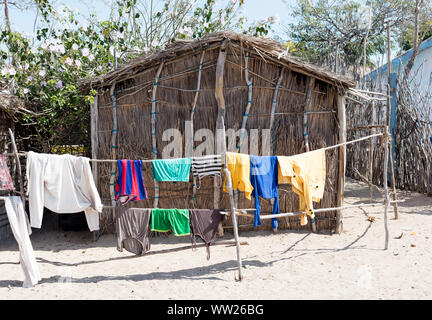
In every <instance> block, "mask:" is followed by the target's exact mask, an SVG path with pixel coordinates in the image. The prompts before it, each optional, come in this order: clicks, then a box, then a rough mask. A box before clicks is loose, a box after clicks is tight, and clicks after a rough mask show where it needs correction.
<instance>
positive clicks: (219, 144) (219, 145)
mask: <svg viewBox="0 0 432 320" xmlns="http://www.w3.org/2000/svg"><path fill="white" fill-rule="evenodd" d="M226 45H227V42H226V41H224V42H223V43H222V45H221V47H220V50H219V56H218V61H217V65H216V80H215V98H216V101H217V104H218V113H217V120H216V143H215V144H216V152H217V153H221V154H222V159H223V164H224V172H225V175H226V187H227V189H228V192H229V197H230V208H231V212H232V215H231V218H232V224H233V230H234V239H235V242H236V250H237V266H238V280H239V281H241V280H242V262H241V255H240V242H239V238H238V227H237V218H236V215H235V214H234V212H235V205H234V194H233V190H232V180H231V174H230V172H229V170H228V164H227V158H226V152H227V146H226V138H225V137H226V135H225V123H224V117H225V98H224V95H223V78H224V68H225V60H226Z"/></svg>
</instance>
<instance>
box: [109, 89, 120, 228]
mask: <svg viewBox="0 0 432 320" xmlns="http://www.w3.org/2000/svg"><path fill="white" fill-rule="evenodd" d="M115 86H116V84H115V82H114V83H113V84H112V86H111V90H110V95H111V99H112V102H113V105H112V122H113V127H112V130H111V131H112V134H111V159H113V160H116V159H117V132H118V126H117V99H116V97H115V94H114V91H115ZM115 174H116V162H115V161H114V162H113V163H112V164H111V175H110V195H111V205H112V206H113V209H112V219H113V222H114V223H115V209H114V207H115V205H116V201H115V192H114V185H115Z"/></svg>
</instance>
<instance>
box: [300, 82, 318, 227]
mask: <svg viewBox="0 0 432 320" xmlns="http://www.w3.org/2000/svg"><path fill="white" fill-rule="evenodd" d="M314 87H315V78H313V77H311V78H310V79H309V83H308V87H307V93H306V104H305V107H304V112H303V139H304V145H305V151H306V152H309V151H310V149H309V126H308V112H309V111H310V109H311V105H312V91H313V88H314ZM311 227H312V231H313V232H316V223H315V218H314V219H312V220H311Z"/></svg>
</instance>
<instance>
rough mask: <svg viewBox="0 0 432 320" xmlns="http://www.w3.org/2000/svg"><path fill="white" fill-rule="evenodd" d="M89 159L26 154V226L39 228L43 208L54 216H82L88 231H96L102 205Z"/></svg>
mask: <svg viewBox="0 0 432 320" xmlns="http://www.w3.org/2000/svg"><path fill="white" fill-rule="evenodd" d="M89 160H90V159H89V158H86V157H75V156H72V155H69V154H63V155H53V154H44V153H35V152H32V151H30V152H28V153H27V169H26V175H27V181H28V188H27V194H28V195H29V210H30V223H31V226H32V227H34V228H40V227H41V226H42V218H43V209H44V206H45V207H47V208H48V209H50V210H51V211H53V212H56V213H75V212H81V211H84V212H85V216H86V219H87V224H88V227H89V229H90V231H95V230H99V214H98V213H99V212H102V201H101V199H100V196H99V193H98V191H97V189H96V185H95V183H94V180H93V174H92V171H91V167H90V162H89Z"/></svg>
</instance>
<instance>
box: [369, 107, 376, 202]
mask: <svg viewBox="0 0 432 320" xmlns="http://www.w3.org/2000/svg"><path fill="white" fill-rule="evenodd" d="M374 112H375V101H372V102H371V119H370V123H373V121H374ZM374 133H375V129H372V130H371V134H374ZM373 153H374V145H373V138H370V139H369V162H368V165H369V175H368V179H369V182H370V183H369V202H372V196H373V189H372V184H373Z"/></svg>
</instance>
